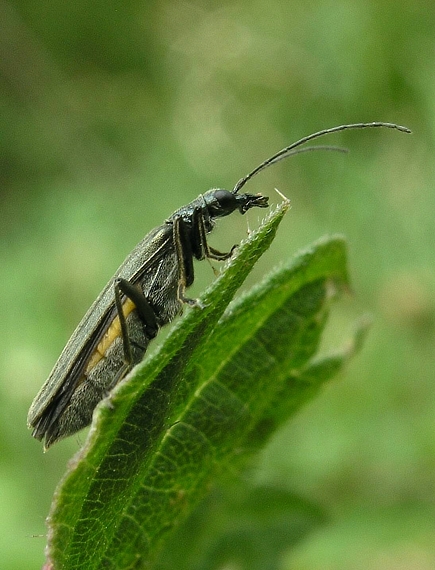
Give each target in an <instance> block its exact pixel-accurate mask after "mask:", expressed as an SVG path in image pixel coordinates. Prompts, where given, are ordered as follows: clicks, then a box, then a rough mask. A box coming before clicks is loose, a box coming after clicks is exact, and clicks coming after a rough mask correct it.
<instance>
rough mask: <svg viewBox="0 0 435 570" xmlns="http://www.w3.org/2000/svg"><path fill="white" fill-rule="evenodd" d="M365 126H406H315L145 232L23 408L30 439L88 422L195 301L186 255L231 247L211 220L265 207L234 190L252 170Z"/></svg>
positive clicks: (215, 254)
mask: <svg viewBox="0 0 435 570" xmlns="http://www.w3.org/2000/svg"><path fill="white" fill-rule="evenodd" d="M369 127H386V128H392V129H397V130H399V131H402V132H410V131H409V129H407V128H406V127H402V126H400V125H395V124H392V123H383V122H373V123H355V124H348V125H341V126H337V127H333V128H331V129H324V130H321V131H319V132H316V133H314V134H311V135H308V136H306V137H304V138H302V139H300V140H298V141H297V142H295V143H293V144H291V145H290V146H287V147H286V148H284V149H282V150H280V151H279V152H277V153H276V154H274V155H273V156H271V157H270V158H268V159H267V160H265V161H264V162H262V163H261V164H260V165H259V166H257V167H256V168H255V169H254V170H252V171H251V172H250V173H249V174H247V175H246V176H245V177H243V178H241V179H240V180H239V181H238V182H237V184H236V185H235V186H234V188H233V190H232V191H228V190H224V189H220V188H217V189H212V190H209V191H207V192H205V193H204V194H201V195H199V196H198V198H196V199H195V200H193V201H192V202H190V203H189V204H187V205H186V206H183V207H182V208H180V209H178V210H176V211H175V212H174V213H173V214H172V215H171V216H170V217H169V218H168V219H167V220H165V222H164V223H163V224H162V225H161V226H158V227H157V228H155V229H153V230H151V231H150V232H149V233H148V234H147V235H146V236H145V237H144V238H143V239H142V241H141V242H139V244H138V245H137V246H136V247H135V248H134V249H133V251H132V252H131V253H130V254H129V255H128V257H127V258H126V259H125V261H124V262H123V263H122V265H121V266H120V267H119V268H118V270H117V271H116V273H115V275H114V276H113V278H112V279H111V280H110V281H109V282H108V283H107V285H106V287H105V288H104V289H103V291H102V292H101V293H100V295H99V296H98V297H97V299H96V301H95V302H94V303H93V304H92V306H91V307H90V308H89V310H88V311H87V313H86V314H85V316H84V317H83V319H82V320H81V322H80V323H79V325H78V326H77V328H76V330H75V331H74V332H73V334H72V336H71V338H70V340H69V341H68V343H67V344H66V346H65V348H64V349H63V351H62V353H61V355H60V357H59V359H58V361H57V362H56V364H55V365H54V368H53V370H52V372H51V374H50V376H49V377H48V379H47V381H46V382H45V384H44V385H43V386H42V388H41V390H40V391H39V393H38V394H37V396H36V397H35V399H34V401H33V403H32V405H31V407H30V410H29V414H28V426H29V427H30V428H32V429H33V432H32V435H33V437H35V438H36V439H39V440H44V449H48V448H49V447H50V446H51V445H52V444H53V443H55V442H56V441H58V440H59V439H62V438H64V437H67V436H69V435H72V434H74V433H76V432H77V431H79V430H81V429H82V428H84V427H86V426H87V425H89V424H90V423H91V421H92V415H93V411H94V408H95V407H96V405H97V404H98V402H100V400H102V399H103V398H105V397H106V396H107V395H108V394H109V393H110V391H111V390H112V389H113V388H114V386H116V384H117V383H118V382H119V381H120V380H121V379H122V378H124V377H125V376H126V374H127V373H128V372H129V371H130V370H131V369H132V368H133V366H135V365H136V364H137V363H139V362H140V361H141V360H142V359H143V357H144V355H145V352H146V350H147V348H148V345H149V343H150V341H151V340H152V339H153V338H155V337H156V335H157V333H158V331H159V329H160V328H161V327H162V326H164V325H165V324H167V323H169V322H171V321H172V320H173V319H174V318H175V317H176V316H177V315H178V314H180V313H181V312H182V311H183V307H184V305H186V304H187V305H190V306H197V307H201V305H200V303H199V302H198V301H197V300H195V299H190V298H189V297H187V296H186V294H185V291H186V289H187V288H188V287H189V286H190V285H192V283H193V281H194V267H193V260H194V258H195V259H197V260H199V261H201V260H203V259H205V258H208V259H214V260H218V261H223V260H225V259H228V258H229V257H231V255H232V252H233V250H234V247H236V246H234V247H233V248H232V249H231V251H229V252H226V253H222V252H220V251H218V250H216V249H214V248H213V247H211V246H210V245H209V244H208V241H207V235H208V234H209V233H210V232H211V231H212V230H213V228H214V226H215V223H216V220H217V219H218V218H222V217H225V216H228V215H230V214H232V213H233V212H234V211H236V210H238V211H239V212H240V214H245V213H246V212H247V211H248V210H250V209H251V208H266V207H267V206H268V198H267V197H265V196H263V195H261V194H255V195H254V194H247V193H239V192H240V190H241V189H242V188H243V186H244V185H245V184H246V183H247V182H248V181H249V180H250V179H251V178H252V177H253V176H255V175H256V174H258V173H259V172H260V171H262V170H264V169H265V168H267V167H269V166H271V165H272V164H275V163H277V162H278V161H280V160H282V159H284V158H287V157H289V156H291V155H294V154H297V153H300V152H304V151H310V150H318V149H330V150H331V149H332V150H343V149H337V147H325V146H314V147H313V146H308V147H303V148H299V147H301V146H302V145H304V144H305V143H307V142H309V141H311V140H314V139H317V138H319V137H322V136H324V135H327V134H331V133H334V132H338V131H343V130H346V129H361V128H369Z"/></svg>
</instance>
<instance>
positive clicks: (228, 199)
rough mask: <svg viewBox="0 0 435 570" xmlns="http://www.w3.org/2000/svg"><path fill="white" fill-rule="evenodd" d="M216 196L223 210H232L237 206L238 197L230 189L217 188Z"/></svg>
mask: <svg viewBox="0 0 435 570" xmlns="http://www.w3.org/2000/svg"><path fill="white" fill-rule="evenodd" d="M214 198H215V199H216V201H217V202H218V203H219V206H220V207H221V208H222V209H223V210H231V211H232V210H234V209H235V208H236V204H237V198H236V196H235V195H234V194H233V193H232V192H228V190H216V191H215V193H214Z"/></svg>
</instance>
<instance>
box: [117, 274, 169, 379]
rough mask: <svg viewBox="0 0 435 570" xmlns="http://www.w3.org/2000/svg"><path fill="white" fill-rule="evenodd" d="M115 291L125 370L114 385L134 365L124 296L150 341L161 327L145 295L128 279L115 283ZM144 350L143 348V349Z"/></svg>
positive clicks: (121, 371) (122, 370) (118, 280)
mask: <svg viewBox="0 0 435 570" xmlns="http://www.w3.org/2000/svg"><path fill="white" fill-rule="evenodd" d="M114 289H115V306H116V310H117V312H118V318H119V324H120V326H121V337H122V344H123V350H124V361H125V368H124V367H123V368H122V369H121V370H120V372H119V373H118V374H117V375H116V381H114V382H113V383H112V384H113V385H115V384H116V383H117V382H118V380H119V379H120V378H122V377H123V376H124V375H125V374H126V373H127V372H128V370H129V369H130V368H131V366H132V364H133V355H132V350H131V341H130V338H129V336H128V329H127V321H126V317H125V315H124V311H123V309H122V295H125V297H127V299H130V301H132V302H133V304H134V306H135V310H136V312H137V314H138V316H139V318H140V320H141V321H142V323H143V325H144V329H145V334H146V336H147V337H148V338H149V339H152V338H154V337H155V336H156V335H157V332H158V330H159V326H158V324H157V320H156V315H155V313H154V310H153V308H152V307H151V305H150V304H149V303H148V301H147V299H146V297H145V295H144V294H143V293H142V291H140V290H139V289H138V288H137V287H135V286H134V285H132V284H131V283H130V282H129V281H127V280H126V279H121V278H118V279H116V280H115V283H114ZM142 348H143V347H142Z"/></svg>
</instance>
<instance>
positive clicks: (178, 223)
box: [174, 217, 199, 306]
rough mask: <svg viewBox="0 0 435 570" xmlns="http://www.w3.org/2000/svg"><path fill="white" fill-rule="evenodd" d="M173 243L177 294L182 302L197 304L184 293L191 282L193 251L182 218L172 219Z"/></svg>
mask: <svg viewBox="0 0 435 570" xmlns="http://www.w3.org/2000/svg"><path fill="white" fill-rule="evenodd" d="M174 244H175V254H176V256H177V263H178V291H177V296H178V298H179V299H180V301H181V302H182V303H187V304H188V305H191V306H198V305H199V303H198V301H197V299H190V298H189V297H186V296H185V295H184V292H185V290H186V287H189V286H190V285H192V283H193V279H194V272H193V252H192V246H191V242H190V240H189V236H188V233H187V228H186V223H185V221H184V220H183V218H181V217H179V218H175V220H174Z"/></svg>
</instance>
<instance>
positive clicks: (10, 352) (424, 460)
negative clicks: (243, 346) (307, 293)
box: [0, 0, 435, 570]
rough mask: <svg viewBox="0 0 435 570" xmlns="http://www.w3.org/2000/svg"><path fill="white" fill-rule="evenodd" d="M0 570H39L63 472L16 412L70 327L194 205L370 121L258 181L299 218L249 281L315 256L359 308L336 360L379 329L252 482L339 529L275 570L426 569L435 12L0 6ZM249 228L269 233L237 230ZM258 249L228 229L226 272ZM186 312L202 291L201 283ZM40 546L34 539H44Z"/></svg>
mask: <svg viewBox="0 0 435 570" xmlns="http://www.w3.org/2000/svg"><path fill="white" fill-rule="evenodd" d="M0 82H1V83H0V106H1V112H0V179H1V186H0V200H1V206H0V208H1V224H0V232H1V234H0V235H1V243H0V256H1V257H0V271H1V278H0V287H1V293H0V296H1V300H2V302H1V305H0V314H1V318H0V327H1V333H0V334H1V345H2V350H1V352H0V363H1V366H0V370H1V372H0V374H1V379H0V428H1V429H0V496H1V506H2V507H1V509H0V558H1V566H2V568H8V569H10V570H14V569H19V570H22V569H23V568H26V569H30V568H39V567H40V566H41V564H42V561H43V548H44V544H45V539H44V537H43V534H44V532H45V526H44V518H45V516H46V514H47V512H48V509H49V505H50V501H51V497H52V493H53V491H54V489H55V486H56V484H57V482H58V481H59V479H60V477H61V476H62V473H63V472H64V469H65V465H66V462H67V460H68V458H70V457H71V456H72V454H73V453H74V451H75V450H77V449H78V447H79V445H80V442H81V441H83V438H84V437H85V436H84V435H83V434H81V435H80V436H78V437H73V438H70V439H69V440H66V441H64V442H61V443H59V444H57V445H56V446H55V447H54V448H53V449H51V450H50V452H49V453H48V454H46V455H44V454H43V453H42V449H41V445H40V444H39V443H38V442H36V441H35V440H33V439H32V437H31V436H30V433H29V432H28V430H27V429H26V414H27V409H28V406H29V404H30V402H31V401H32V398H33V397H34V395H35V394H36V392H37V390H38V389H39V387H40V386H41V385H42V383H43V382H44V380H45V378H46V377H47V375H48V373H49V371H50V369H51V367H52V365H53V363H54V362H55V360H56V358H57V356H58V355H59V353H60V351H61V349H62V348H63V346H64V344H65V342H66V341H67V339H68V338H69V335H70V333H71V332H72V330H73V329H74V327H75V325H76V324H77V323H78V321H79V319H80V318H81V316H82V315H83V313H84V312H85V310H86V309H87V308H88V306H89V305H90V303H91V302H92V301H93V300H94V298H95V297H96V295H97V294H98V292H99V291H100V289H101V288H102V287H103V285H104V284H105V283H106V281H107V280H108V278H109V277H110V276H111V274H112V273H113V272H114V270H115V269H116V267H117V266H118V265H119V263H120V262H121V261H122V260H123V258H124V256H125V255H126V254H127V253H128V252H129V250H130V249H131V248H132V247H133V246H134V245H135V244H136V242H137V241H139V239H141V238H142V237H143V235H144V234H145V233H146V232H147V231H148V230H149V229H151V228H152V227H154V226H155V225H158V224H159V223H161V222H162V220H164V219H165V217H166V216H168V215H169V214H170V213H172V211H173V210H175V209H176V208H178V207H179V206H181V205H183V204H185V203H187V202H189V201H190V200H192V199H193V198H195V197H196V196H197V195H198V194H199V193H200V192H203V191H204V190H206V189H208V188H210V187H214V186H219V187H227V188H231V187H232V186H233V185H234V183H235V182H236V181H237V180H238V179H239V178H240V177H241V176H242V175H244V174H245V173H246V172H248V171H249V170H250V169H252V168H254V167H255V166H256V165H257V164H258V163H259V162H261V161H262V160H263V159H265V158H267V157H268V156H270V155H271V154H273V153H274V152H276V151H277V150H279V149H280V148H281V147H283V146H286V145H287V144H289V143H291V142H293V141H294V140H296V139H298V138H300V137H302V136H304V135H306V134H309V133H310V132H313V131H317V130H319V129H322V128H325V127H331V126H334V125H338V124H342V123H346V122H357V121H372V120H383V121H391V122H398V123H402V124H406V125H407V126H408V127H410V128H411V129H412V130H413V131H414V134H413V135H411V136H409V135H404V134H401V133H398V132H394V131H388V130H383V131H378V130H371V129H369V130H366V131H359V132H356V131H355V132H347V133H343V134H341V135H334V136H333V137H330V138H329V139H328V140H326V139H324V141H323V142H324V143H325V144H326V143H328V144H338V145H342V146H345V147H347V148H349V149H350V150H351V152H350V154H349V155H346V156H344V155H341V154H334V153H321V152H319V153H307V154H305V155H301V156H299V157H295V158H292V159H291V160H289V161H286V162H283V163H280V164H279V165H276V166H274V167H273V168H271V169H269V170H268V171H266V172H264V173H262V174H260V175H259V176H258V177H256V178H255V179H254V180H253V181H252V182H251V183H250V187H249V191H251V192H258V191H261V192H263V193H265V194H267V195H269V196H270V197H271V200H272V202H274V201H275V202H278V201H279V200H280V198H279V197H278V196H277V195H276V194H275V192H274V190H273V189H274V187H277V188H279V189H280V190H281V191H282V192H283V193H284V194H286V195H287V196H288V197H289V198H290V199H291V202H292V210H291V211H290V213H289V214H288V215H287V217H286V219H285V220H284V222H283V224H282V225H281V228H280V232H279V235H278V238H277V240H276V241H275V243H274V245H273V248H272V249H271V250H270V252H268V254H267V255H266V256H265V257H264V259H263V260H262V262H261V264H259V267H258V268H256V271H255V273H254V274H253V276H252V278H251V283H252V282H254V281H255V280H258V279H259V278H260V277H261V276H262V275H263V274H264V273H265V272H266V271H267V270H268V269H270V268H271V267H273V266H274V265H275V264H276V263H278V262H279V261H281V260H285V259H288V258H289V257H290V256H291V255H292V254H293V253H294V252H295V251H297V250H298V249H299V248H301V247H303V246H304V245H307V244H309V243H310V242H312V241H313V240H315V239H317V238H318V237H320V236H322V235H324V234H331V233H336V232H339V233H343V234H345V235H346V236H347V238H348V240H349V252H350V271H351V276H352V283H353V295H352V296H349V297H348V298H346V299H345V300H344V301H342V302H341V303H340V304H339V305H337V307H336V308H335V311H334V317H333V319H332V321H331V325H330V327H329V330H328V335H327V339H326V340H325V348H328V347H330V346H334V344H335V343H339V342H341V341H343V339H346V337H347V336H348V335H349V334H350V331H351V329H352V322H353V321H354V320H355V319H356V318H357V317H358V316H359V315H361V314H363V313H367V312H368V313H370V314H371V315H372V318H373V326H372V330H371V333H370V335H369V337H368V340H367V343H366V345H365V348H364V350H363V351H362V353H361V354H360V355H359V356H358V357H357V358H356V359H355V360H354V362H353V363H352V364H351V366H350V367H349V370H348V373H347V374H346V376H345V377H342V378H340V379H337V380H336V381H335V382H334V383H332V384H331V385H330V386H329V387H328V388H327V389H326V390H325V391H324V392H323V394H322V395H321V396H320V397H319V398H318V399H317V400H316V401H315V402H313V403H311V404H310V405H309V406H308V407H306V408H305V409H304V410H303V411H302V412H301V413H300V414H299V415H298V417H297V418H296V420H295V421H293V422H292V423H291V424H290V425H288V426H287V427H286V428H285V429H283V430H282V431H281V432H280V433H279V434H277V435H276V437H275V438H274V439H273V441H271V442H270V445H269V446H268V448H267V449H266V450H265V452H264V453H263V454H262V456H261V457H260V459H259V463H258V466H257V469H256V470H254V471H253V472H252V474H251V477H252V478H254V479H256V480H257V482H259V483H261V484H264V485H271V486H274V485H275V486H279V487H280V488H283V489H288V490H289V491H291V492H294V493H297V494H299V495H300V496H301V497H305V498H307V499H309V500H310V501H313V502H314V503H315V504H318V505H319V506H320V507H321V508H322V509H323V511H324V512H325V513H326V514H327V516H328V522H327V523H326V524H325V525H323V526H322V527H321V528H318V529H316V531H315V532H313V533H311V534H308V536H305V538H304V540H302V541H301V542H300V543H299V544H298V545H297V547H296V548H294V549H291V550H290V549H287V550H284V551H283V552H282V555H281V556H280V560H281V562H280V566H279V568H280V570H281V569H282V570H287V569H295V568H296V569H301V570H303V569H310V570H316V569H319V570H320V569H322V570H325V569H334V570H340V569H343V570H344V569H346V570H353V569H355V570H360V569H364V570H378V569H379V570H380V569H382V570H402V569H408V568H413V569H414V570H428V569H432V568H434V567H435V540H434V536H435V504H434V501H435V382H434V380H435V374H434V363H435V362H434V361H435V359H434V349H435V347H434V330H435V296H434V291H435V269H434V253H433V251H434V245H433V243H434V221H433V220H434V214H435V192H434V180H435V173H434V160H433V154H434V153H433V150H434V149H433V137H434V132H435V5H434V4H433V3H431V2H427V1H426V2H425V1H419V0H413V1H412V2H406V1H404V0H396V1H395V2H392V1H391V0H353V1H351V2H348V1H343V0H334V1H331V0H312V1H310V2H306V1H302V0H293V1H288V2H283V1H282V0H268V1H267V2H266V1H265V0H261V1H258V0H256V1H250V2H248V1H246V0H238V1H233V2H229V1H224V2H219V3H215V2H210V1H206V0H186V1H184V0H183V1H175V0H157V1H154V2H152V1H148V2H143V1H139V0H136V1H134V0H123V1H122V2H121V1H119V0H104V1H101V0H93V1H85V0H75V2H62V1H59V0H58V1H56V0H50V1H47V0H21V1H20V0H9V1H8V0H0ZM248 216H249V224H250V226H255V225H256V224H257V221H258V213H257V212H254V211H252V212H250V213H249V214H248ZM246 230H247V223H246V218H242V217H241V216H237V215H236V214H235V215H234V216H233V217H230V218H228V219H226V220H222V222H221V224H220V228H219V229H217V231H216V232H215V235H213V239H212V242H213V244H215V246H216V247H219V248H221V249H224V248H225V247H229V246H231V245H232V244H233V243H236V242H238V241H239V240H240V239H241V237H243V236H244V235H245V233H246ZM197 270H198V279H197V283H196V284H195V289H194V292H195V291H196V292H198V291H200V290H202V289H203V288H204V287H205V286H206V284H207V283H209V282H210V281H211V280H212V279H213V272H212V271H211V270H210V267H209V266H208V264H206V263H204V264H198V265H197ZM38 535H41V536H38Z"/></svg>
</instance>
